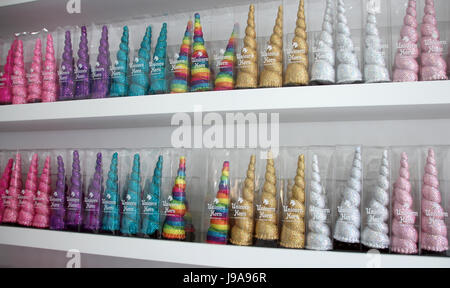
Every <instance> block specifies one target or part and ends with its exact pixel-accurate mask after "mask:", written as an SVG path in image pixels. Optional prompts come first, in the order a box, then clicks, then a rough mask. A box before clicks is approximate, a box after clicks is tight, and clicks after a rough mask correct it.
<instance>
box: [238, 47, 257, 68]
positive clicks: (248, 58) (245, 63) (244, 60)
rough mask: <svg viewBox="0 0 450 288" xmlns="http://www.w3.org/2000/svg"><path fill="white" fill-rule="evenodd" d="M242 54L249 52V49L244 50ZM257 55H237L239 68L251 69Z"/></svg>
mask: <svg viewBox="0 0 450 288" xmlns="http://www.w3.org/2000/svg"><path fill="white" fill-rule="evenodd" d="M242 52H247V48H243V49H242ZM254 57H255V55H253V54H237V55H236V58H237V65H238V67H239V68H246V67H249V66H250V65H251V64H252V63H253V62H254V60H253V58H254Z"/></svg>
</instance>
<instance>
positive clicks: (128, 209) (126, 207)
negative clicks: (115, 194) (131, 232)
mask: <svg viewBox="0 0 450 288" xmlns="http://www.w3.org/2000/svg"><path fill="white" fill-rule="evenodd" d="M128 196H129V195H128ZM137 206H138V203H137V202H136V201H129V199H127V200H122V209H123V214H136V213H137V208H138V207H137Z"/></svg>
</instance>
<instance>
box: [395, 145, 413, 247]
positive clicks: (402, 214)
mask: <svg viewBox="0 0 450 288" xmlns="http://www.w3.org/2000/svg"><path fill="white" fill-rule="evenodd" d="M409 179H410V174H409V164H408V156H407V155H406V153H402V158H401V160H400V171H399V176H398V178H397V181H395V183H394V193H393V197H392V198H393V205H392V212H393V216H394V218H393V219H392V240H391V242H392V243H391V249H392V252H394V253H400V254H417V251H418V250H417V242H418V240H419V234H418V233H417V230H416V228H415V227H414V224H415V223H416V213H415V212H414V211H413V210H412V207H413V202H414V200H413V198H412V195H411V182H410V180H409Z"/></svg>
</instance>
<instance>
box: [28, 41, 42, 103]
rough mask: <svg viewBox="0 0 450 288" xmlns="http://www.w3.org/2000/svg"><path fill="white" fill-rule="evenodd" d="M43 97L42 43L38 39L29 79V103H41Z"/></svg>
mask: <svg viewBox="0 0 450 288" xmlns="http://www.w3.org/2000/svg"><path fill="white" fill-rule="evenodd" d="M41 97H42V42H41V39H40V38H38V39H36V45H35V47H34V52H33V62H32V64H31V69H30V74H29V77H28V95H27V102H28V103H35V102H41Z"/></svg>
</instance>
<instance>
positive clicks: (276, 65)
mask: <svg viewBox="0 0 450 288" xmlns="http://www.w3.org/2000/svg"><path fill="white" fill-rule="evenodd" d="M283 15H284V14H283V2H282V1H271V2H262V1H261V2H259V3H258V20H257V23H258V24H257V25H258V46H259V56H260V58H259V68H260V71H261V73H260V78H259V85H258V86H259V87H265V88H272V87H281V86H283V63H284V61H283V58H284V57H283V54H284V53H283V52H284V51H283V37H284V35H283Z"/></svg>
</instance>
